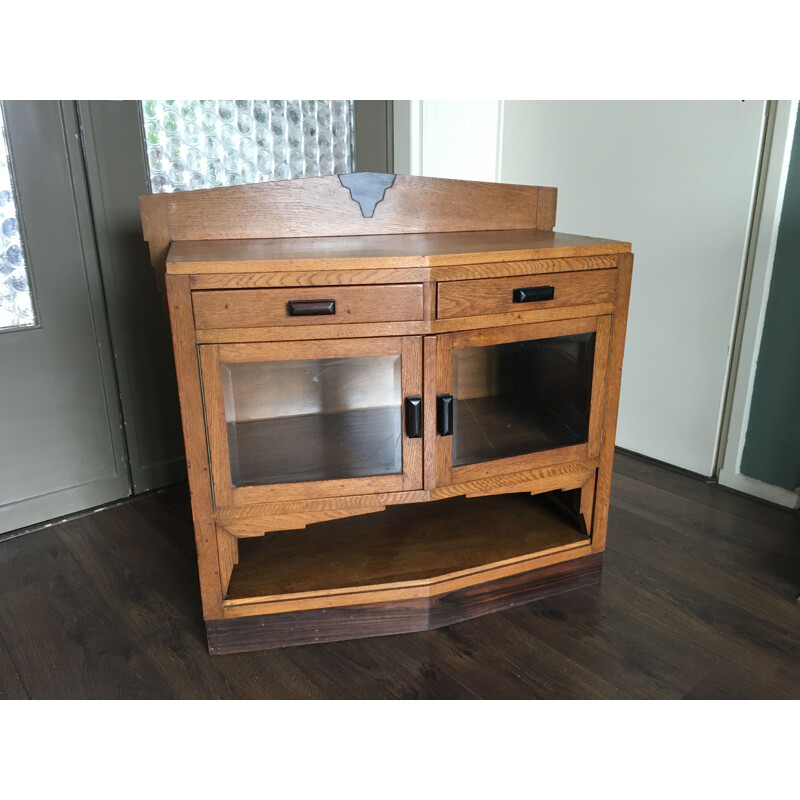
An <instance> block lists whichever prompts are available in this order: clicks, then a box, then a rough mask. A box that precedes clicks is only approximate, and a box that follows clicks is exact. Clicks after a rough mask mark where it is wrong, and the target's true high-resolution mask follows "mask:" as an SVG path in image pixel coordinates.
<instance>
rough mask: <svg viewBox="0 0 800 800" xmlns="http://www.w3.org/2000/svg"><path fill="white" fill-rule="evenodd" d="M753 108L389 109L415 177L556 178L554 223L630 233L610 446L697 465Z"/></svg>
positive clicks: (735, 251)
mask: <svg viewBox="0 0 800 800" xmlns="http://www.w3.org/2000/svg"><path fill="white" fill-rule="evenodd" d="M764 111H765V103H763V102H756V101H748V102H741V101H725V102H672V101H664V102H662V101H643V102H633V101H629V102H597V101H562V102H558V101H556V102H552V101H504V102H501V103H500V104H499V105H498V106H497V107H496V111H495V110H494V108H493V107H490V106H489V105H487V106H486V107H485V108H484V113H485V116H486V119H484V120H483V121H482V122H481V123H480V124H477V123H476V122H475V119H476V116H477V115H478V114H479V113H480V109H478V107H477V106H468V105H466V104H465V103H459V102H450V101H448V102H445V101H411V103H410V106H409V108H408V109H406V116H407V117H409V118H410V117H412V116H413V118H414V123H413V125H412V126H411V127H410V128H409V127H408V126H407V124H406V123H405V122H403V119H404V118H403V113H402V112H401V115H400V120H401V122H400V125H401V128H402V130H397V129H396V130H395V141H398V139H399V140H400V141H403V133H404V132H405V136H406V146H407V151H408V153H409V157H408V159H407V161H406V163H405V165H406V166H407V167H413V168H414V170H413V171H414V172H415V173H416V174H423V175H436V176H441V177H451V178H473V179H475V178H477V177H478V176H479V175H480V177H479V179H481V180H492V179H495V180H497V179H499V180H502V181H503V182H504V183H523V184H540V185H545V186H556V187H558V211H557V216H556V230H559V231H565V232H568V233H579V234H585V235H589V236H600V237H605V238H611V239H622V240H624V241H629V242H631V243H632V245H633V251H634V254H635V259H634V278H633V286H632V292H631V307H630V317H629V321H628V336H627V342H626V352H625V363H624V368H623V379H622V395H621V400H620V419H619V426H618V431H617V443H618V445H619V446H620V447H624V448H627V449H629V450H633V451H635V452H638V453H642V454H644V455H647V456H650V457H652V458H656V459H659V460H661V461H665V462H667V463H669V464H674V465H676V466H679V467H683V468H685V469H689V470H692V471H694V472H698V473H701V474H703V475H711V474H712V472H713V470H714V468H715V460H716V454H717V447H718V439H719V435H720V428H721V421H722V412H723V406H724V401H725V393H726V383H727V376H728V372H729V366H730V364H729V360H730V354H731V345H732V338H733V333H734V327H735V320H736V314H737V307H738V296H739V291H740V287H741V281H742V275H743V266H744V262H745V255H746V247H747V239H748V231H749V227H750V216H751V212H752V203H753V197H754V189H755V180H756V176H757V168H758V161H759V156H760V146H761V137H762V125H763V120H764ZM470 125H472V126H474V127H475V128H476V130H475V132H474V133H472V134H465V133H464V131H465V130H469V129H470V127H469V126H470ZM459 126H461V127H462V134H461V136H458V135H457V131H456V130H455V129H456V128H457V127H459ZM492 129H494V130H497V131H498V133H497V136H496V137H495V139H494V142H495V150H494V151H492V149H491V148H492V136H491V135H489V131H491V130H492ZM409 139H410V141H409ZM492 165H494V177H492V174H491V172H492V169H491V168H492ZM402 166H403V164H402V162H400V163H398V164H397V165H396V170H397V171H398V172H403V171H404V170H403V169H402ZM409 171H411V170H409Z"/></svg>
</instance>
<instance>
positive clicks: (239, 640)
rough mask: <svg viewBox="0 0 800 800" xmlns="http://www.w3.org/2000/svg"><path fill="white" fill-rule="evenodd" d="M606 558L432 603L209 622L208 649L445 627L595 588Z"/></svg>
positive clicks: (416, 601) (527, 574)
mask: <svg viewBox="0 0 800 800" xmlns="http://www.w3.org/2000/svg"><path fill="white" fill-rule="evenodd" d="M602 558H603V556H602V553H595V554H593V555H588V556H583V557H581V558H575V559H572V560H570V561H564V562H562V563H559V564H551V565H549V566H546V567H541V568H539V569H534V570H531V571H529V572H523V573H519V574H516V575H509V576H506V577H503V578H498V579H495V580H492V581H486V582H484V583H476V584H474V585H472V586H468V587H465V588H462V589H457V590H455V591H452V592H448V593H445V594H442V595H438V596H437V597H433V598H418V599H412V600H396V601H389V602H383V603H371V604H363V605H359V606H343V607H338V608H321V609H312V610H307V611H290V612H286V613H281V614H261V615H258V616H252V617H239V618H236V619H220V620H209V621H208V622H206V633H207V636H208V649H209V652H210V653H211V654H224V653H238V652H244V651H247V650H268V649H274V648H278V647H289V646H293V645H302V644H314V643H321V642H336V641H341V640H344V639H360V638H365V637H369V636H387V635H390V634H398V633H411V632H413V631H421V630H429V629H432V628H440V627H442V626H444V625H452V624H454V623H456V622H462V621H463V620H467V619H471V618H472V617H477V616H481V615H482V614H488V613H491V612H494V611H501V610H503V609H506V608H512V607H513V606H517V605H521V604H523V603H530V602H532V601H533V600H538V599H541V598H543V597H548V596H550V595H554V594H560V593H561V592H566V591H572V590H574V589H580V588H582V587H585V586H590V585H592V584H595V583H597V582H598V581H599V580H600V572H601V568H602Z"/></svg>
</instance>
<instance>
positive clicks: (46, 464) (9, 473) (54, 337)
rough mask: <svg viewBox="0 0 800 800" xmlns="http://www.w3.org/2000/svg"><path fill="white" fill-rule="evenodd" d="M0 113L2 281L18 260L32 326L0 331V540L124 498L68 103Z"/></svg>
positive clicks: (119, 440) (112, 387)
mask: <svg viewBox="0 0 800 800" xmlns="http://www.w3.org/2000/svg"><path fill="white" fill-rule="evenodd" d="M2 110H3V114H4V119H5V131H6V138H7V143H8V153H9V158H8V164H9V171H10V174H11V177H12V179H13V180H12V182H11V183H12V188H11V189H10V190H7V191H8V196H6V195H4V196H3V199H4V201H5V200H7V201H8V202H7V203H6V204H5V206H6V207H7V208H6V210H8V209H13V219H14V220H15V221H14V223H10V224H8V225H7V226H5V225H4V230H5V231H6V233H13V237H14V238H13V241H12V240H11V239H9V238H6V239H4V245H5V249H4V252H3V254H2V255H3V260H2V264H3V271H4V274H3V275H0V279H2V278H6V277H8V275H10V274H11V272H16V273H19V274H21V272H20V268H19V267H17V268H16V269H12V270H11V272H8V274H6V271H7V270H9V268H10V267H14V266H15V263H17V264H18V263H19V262H20V259H22V260H24V262H25V265H26V266H27V271H28V273H29V282H30V286H31V292H30V296H31V298H32V307H33V319H32V320H30V321H31V322H32V323H33V324H29V325H21V326H20V325H15V324H11V325H6V326H5V327H3V328H0V376H2V378H1V379H0V533H2V532H8V531H12V530H15V529H18V528H22V527H25V526H28V525H31V524H34V523H37V522H41V521H43V520H47V519H51V518H54V517H57V516H61V515H64V514H69V513H72V512H74V511H78V510H81V509H85V508H89V507H92V506H96V505H100V504H103V503H106V502H109V501H111V500H115V499H118V498H121V497H124V496H126V495H127V494H129V493H130V481H129V478H128V470H127V466H126V464H127V460H126V453H125V444H124V440H123V436H122V421H121V417H120V411H119V404H118V390H117V386H116V381H115V377H114V370H113V365H112V362H111V348H110V341H109V334H108V327H107V321H106V314H105V309H104V304H103V297H102V287H101V282H100V273H99V268H98V264H97V255H96V252H95V249H94V241H93V232H92V226H91V218H90V213H89V205H88V199H87V193H86V184H85V177H84V172H83V161H82V156H81V148H80V141H79V138H78V135H79V129H78V123H77V118H76V113H75V106H74V104H73V103H68V102H64V103H60V102H50V101H47V102H45V101H35V102H34V101H24V102H22V101H19V102H5V103H3V106H2ZM6 219H7V220H8V219H12V211H9V212H8V215H7V217H6ZM9 242H10V243H9ZM12 248H17V249H16V250H12Z"/></svg>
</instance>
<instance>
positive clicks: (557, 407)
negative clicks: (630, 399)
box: [435, 316, 611, 486]
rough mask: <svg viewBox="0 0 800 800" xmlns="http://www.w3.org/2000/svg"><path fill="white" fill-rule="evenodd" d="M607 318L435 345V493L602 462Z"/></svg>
mask: <svg viewBox="0 0 800 800" xmlns="http://www.w3.org/2000/svg"><path fill="white" fill-rule="evenodd" d="M610 332H611V317H610V316H601V317H584V318H580V319H573V320H560V321H558V322H543V323H534V324H530V325H514V326H509V327H502V328H493V329H489V330H477V331H462V332H458V333H452V334H446V335H444V336H440V337H439V344H438V347H437V363H436V387H437V389H436V391H437V398H436V400H437V410H436V417H437V436H436V445H435V449H436V483H437V485H438V486H446V485H448V484H459V483H465V482H467V481H471V480H476V479H479V478H483V477H487V476H490V475H500V474H504V473H509V472H515V471H518V470H526V469H535V468H537V467H540V466H544V465H547V464H555V463H564V462H568V461H577V460H581V459H594V458H597V457H598V456H599V454H600V439H601V429H602V411H603V408H602V403H603V396H604V391H605V382H606V368H607V364H608V347H609V341H610Z"/></svg>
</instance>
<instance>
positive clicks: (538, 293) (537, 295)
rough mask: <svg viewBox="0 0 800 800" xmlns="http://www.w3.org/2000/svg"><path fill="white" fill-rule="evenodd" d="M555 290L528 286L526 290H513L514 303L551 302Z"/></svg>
mask: <svg viewBox="0 0 800 800" xmlns="http://www.w3.org/2000/svg"><path fill="white" fill-rule="evenodd" d="M555 293H556V290H555V288H554V287H553V286H528V287H527V288H526V289H514V292H513V298H514V302H515V303H535V302H537V301H540V300H552V299H553V298H554V297H555Z"/></svg>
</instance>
